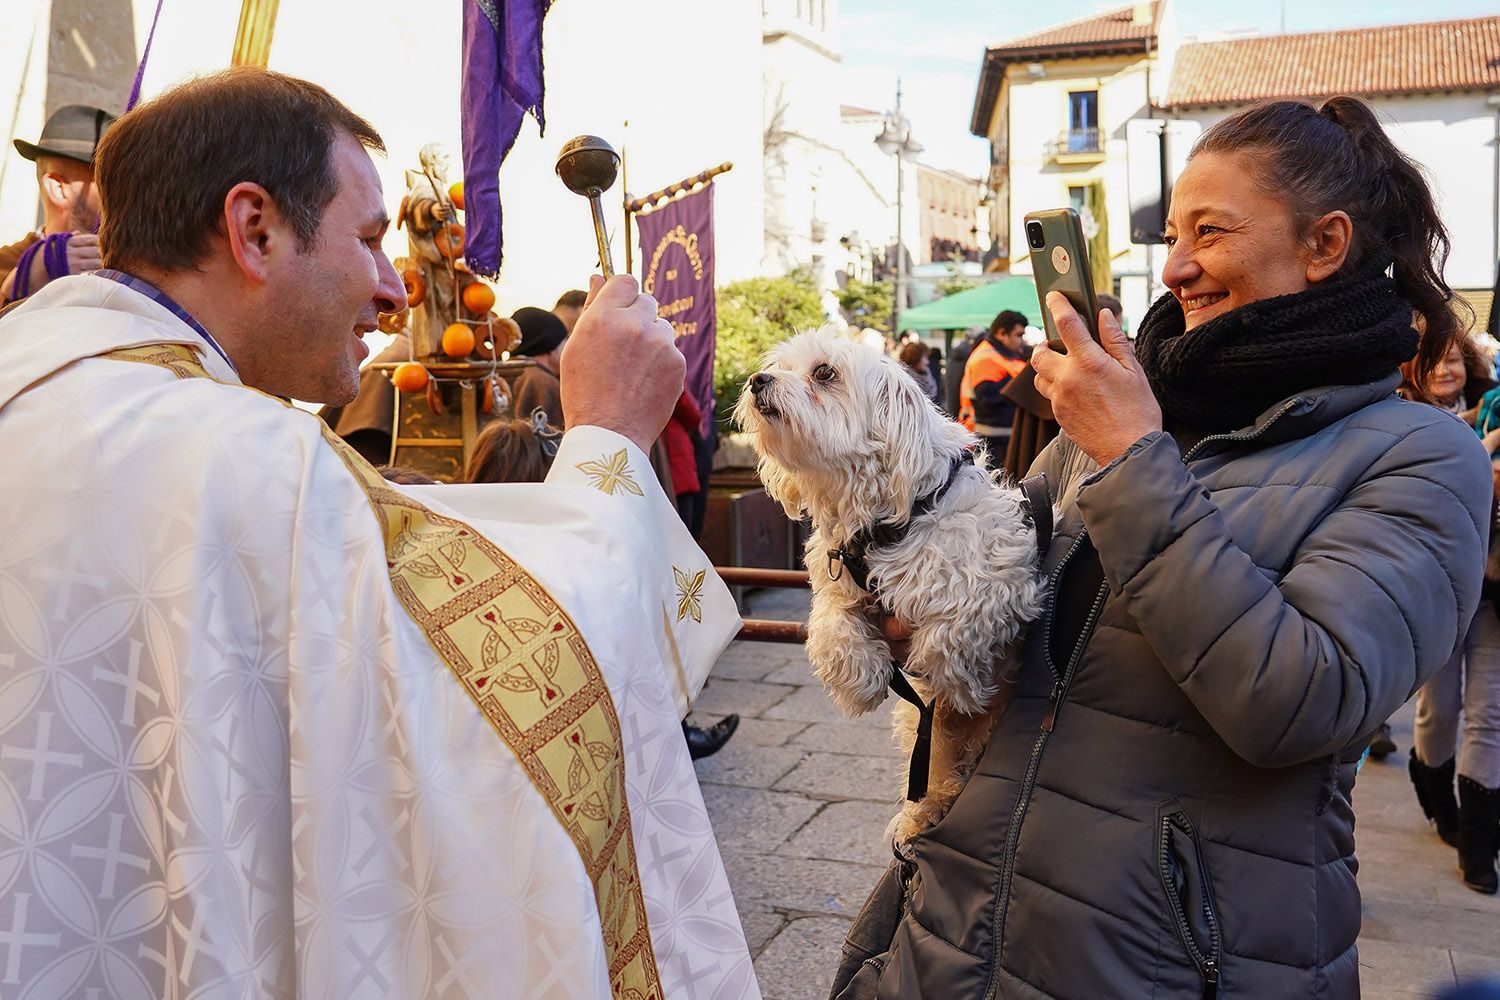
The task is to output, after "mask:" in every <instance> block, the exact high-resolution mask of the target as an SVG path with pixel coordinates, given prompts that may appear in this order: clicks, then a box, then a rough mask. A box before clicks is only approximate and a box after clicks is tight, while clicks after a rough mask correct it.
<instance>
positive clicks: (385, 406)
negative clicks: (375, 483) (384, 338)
mask: <svg viewBox="0 0 1500 1000" xmlns="http://www.w3.org/2000/svg"><path fill="white" fill-rule="evenodd" d="M410 360H411V337H410V336H409V335H408V334H407V333H405V332H400V333H397V334H395V335H394V336H392V337H391V342H390V343H389V344H386V345H385V347H384V348H383V349H382V350H381V352H380V353H379V354H377V355H375V356H374V357H373V358H371V359H370V363H369V364H367V365H365V366H364V367H363V368H362V369H361V370H360V373H359V391H358V392H357V393H356V394H355V396H354V399H353V400H351V401H350V402H349V404H348V405H347V406H325V407H323V408H322V409H320V410H319V411H318V415H319V416H320V417H322V418H323V420H324V421H326V422H327V424H328V426H329V427H332V428H333V432H334V433H335V434H337V435H338V436H339V437H341V438H343V439H344V440H345V441H347V442H348V443H349V446H350V447H351V448H353V449H354V450H355V451H357V452H359V454H360V456H361V457H362V458H363V459H364V460H365V461H366V462H369V463H370V464H371V465H374V466H381V465H384V464H385V463H386V462H389V461H390V460H391V451H392V449H391V444H392V442H393V439H392V435H391V431H392V429H393V428H394V427H395V425H396V387H395V386H394V385H392V384H391V378H390V375H389V374H388V373H387V372H386V371H384V370H382V369H380V368H377V367H375V366H376V365H383V364H399V363H400V362H402V361H410Z"/></svg>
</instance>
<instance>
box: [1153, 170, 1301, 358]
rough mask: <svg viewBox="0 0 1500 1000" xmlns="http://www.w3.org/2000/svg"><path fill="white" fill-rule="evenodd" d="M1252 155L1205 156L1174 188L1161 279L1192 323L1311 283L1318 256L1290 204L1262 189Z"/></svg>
mask: <svg viewBox="0 0 1500 1000" xmlns="http://www.w3.org/2000/svg"><path fill="white" fill-rule="evenodd" d="M1256 161H1257V157H1256V156H1255V155H1254V154H1253V153H1247V152H1233V153H1199V154H1198V155H1197V156H1194V157H1193V158H1192V159H1191V160H1189V161H1188V165H1187V168H1186V169H1184V170H1183V172H1182V175H1181V176H1180V177H1179V178H1178V179H1177V184H1176V186H1175V187H1173V189H1172V209H1171V212H1170V213H1168V216H1167V238H1166V242H1167V247H1168V253H1167V264H1166V267H1165V268H1163V270H1162V280H1163V282H1165V284H1166V285H1167V287H1168V288H1170V289H1171V291H1172V294H1173V295H1174V296H1176V298H1177V301H1178V302H1179V303H1180V304H1181V305H1182V313H1183V316H1184V318H1185V320H1186V328H1187V329H1189V330H1191V329H1193V328H1194V327H1196V326H1200V325H1202V324H1203V323H1206V322H1208V321H1209V320H1211V319H1214V318H1215V317H1217V316H1222V315H1223V314H1224V313H1227V312H1229V311H1230V310H1231V309H1237V308H1239V307H1240V306H1243V305H1246V304H1248V303H1251V302H1256V301H1259V300H1260V299H1269V298H1274V297H1275V296H1277V295H1290V294H1292V293H1293V292H1300V291H1304V290H1306V289H1307V288H1309V287H1310V286H1311V281H1309V277H1308V271H1309V267H1308V265H1309V262H1310V258H1311V257H1312V254H1310V253H1309V251H1308V250H1307V249H1306V247H1304V246H1303V245H1302V242H1301V241H1300V240H1299V239H1298V234H1297V231H1296V225H1295V220H1294V219H1293V216H1292V212H1291V209H1290V208H1289V207H1288V206H1287V205H1286V203H1285V202H1283V201H1281V200H1280V199H1278V198H1276V197H1275V196H1273V195H1270V194H1267V193H1265V192H1264V191H1262V190H1261V185H1260V184H1259V183H1258V182H1259V179H1260V176H1261V174H1260V167H1259V164H1258V163H1257V162H1256Z"/></svg>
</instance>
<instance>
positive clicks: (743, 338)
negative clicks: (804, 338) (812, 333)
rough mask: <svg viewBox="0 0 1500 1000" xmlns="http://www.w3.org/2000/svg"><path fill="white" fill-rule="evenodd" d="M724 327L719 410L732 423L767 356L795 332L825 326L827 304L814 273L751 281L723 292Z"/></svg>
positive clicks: (717, 361)
mask: <svg viewBox="0 0 1500 1000" xmlns="http://www.w3.org/2000/svg"><path fill="white" fill-rule="evenodd" d="M718 315H719V323H718V330H717V333H716V335H715V336H716V347H715V353H714V399H715V404H714V410H715V414H714V415H715V418H716V419H717V420H718V421H719V425H720V426H721V427H725V426H727V425H728V423H729V421H730V415H731V413H732V412H733V411H734V404H735V402H736V401H737V400H738V399H739V397H740V391H741V390H742V389H744V387H745V380H746V379H748V378H749V377H750V375H751V373H753V372H754V371H755V370H756V368H758V367H759V365H760V359H761V356H762V355H763V354H765V353H766V352H767V351H769V350H770V349H771V348H772V347H774V346H776V345H777V344H779V343H780V342H781V341H783V340H785V339H786V338H788V337H790V336H791V335H792V334H794V333H800V332H802V331H804V330H815V329H817V328H818V327H820V326H822V325H823V322H824V316H823V303H822V300H821V298H820V297H819V295H818V288H817V285H816V284H814V282H813V279H812V275H811V274H809V273H808V272H806V271H800V270H799V271H793V272H792V273H791V274H789V275H787V276H786V277H784V278H748V279H746V280H744V281H736V282H733V283H731V284H728V285H725V286H723V287H722V288H720V289H719V291H718Z"/></svg>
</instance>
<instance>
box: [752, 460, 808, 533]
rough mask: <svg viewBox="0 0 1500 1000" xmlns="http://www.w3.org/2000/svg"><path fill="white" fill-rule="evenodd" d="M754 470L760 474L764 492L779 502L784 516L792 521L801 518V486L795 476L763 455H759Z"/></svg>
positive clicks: (802, 505)
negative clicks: (764, 488) (784, 513)
mask: <svg viewBox="0 0 1500 1000" xmlns="http://www.w3.org/2000/svg"><path fill="white" fill-rule="evenodd" d="M755 471H756V472H757V473H759V474H760V481H761V482H762V483H763V484H764V485H765V487H766V492H767V493H769V494H770V495H771V499H772V500H775V501H776V502H777V503H779V504H781V506H782V509H783V510H785V511H786V516H787V517H789V518H791V519H792V520H793V521H797V520H801V518H802V514H803V508H804V504H803V500H802V487H801V485H800V484H799V483H798V482H797V477H796V476H794V475H792V474H791V473H790V472H788V471H787V470H786V469H783V468H782V467H781V466H780V465H777V464H776V462H774V461H773V460H771V459H770V458H768V457H766V456H765V455H762V456H760V461H759V462H757V463H756V466H755Z"/></svg>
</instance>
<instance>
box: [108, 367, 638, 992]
mask: <svg viewBox="0 0 1500 1000" xmlns="http://www.w3.org/2000/svg"><path fill="white" fill-rule="evenodd" d="M101 357H105V358H110V359H112V360H117V361H134V362H139V363H144V364H151V365H157V366H159V367H162V368H167V369H169V370H171V371H172V372H173V373H174V374H176V375H177V377H178V378H212V376H211V375H209V374H208V372H207V371H206V370H204V368H203V366H202V365H201V364H200V363H199V361H198V355H197V354H196V353H195V352H194V351H193V349H192V348H191V347H188V346H187V345H185V344H158V345H154V346H149V347H134V348H126V349H124V350H118V351H112V352H110V353H108V354H104V355H101ZM252 391H254V390H252ZM287 405H290V404H287ZM319 424H320V425H321V426H322V429H323V437H324V439H325V440H327V442H328V444H329V445H330V446H331V447H332V448H333V449H334V451H336V452H337V453H338V455H339V457H340V458H342V459H343V461H344V464H345V465H346V466H347V467H348V468H349V471H350V473H352V474H353V476H354V478H355V479H356V480H357V481H358V482H359V484H360V486H361V487H363V488H364V491H365V496H366V497H367V498H368V499H369V501H370V507H371V508H372V509H373V510H374V512H375V516H376V518H377V520H378V521H379V522H380V527H381V532H382V534H383V535H384V537H385V550H386V566H387V567H388V568H389V570H390V577H391V585H392V587H394V588H395V591H396V596H397V597H398V598H400V600H401V603H402V605H403V606H404V607H405V608H406V611H407V613H408V614H410V615H411V617H412V620H413V621H415V622H416V623H417V625H418V626H419V627H420V628H421V629H422V631H423V633H424V634H426V636H427V639H428V641H429V642H431V644H432V648H433V649H434V650H436V651H437V654H438V656H439V658H441V659H442V661H443V662H444V663H445V664H447V666H448V669H449V670H451V671H452V672H453V676H454V677H456V678H457V679H458V681H459V683H460V684H462V685H463V687H464V690H465V691H467V692H468V693H469V697H470V698H472V699H473V700H474V703H475V704H476V705H478V706H479V709H480V711H481V712H483V713H484V716H485V718H487V719H489V721H490V724H491V725H492V726H493V727H494V729H495V732H496V733H498V734H499V736H500V738H501V739H502V740H504V741H505V745H506V746H507V747H509V748H510V750H511V752H512V753H514V754H515V755H516V758H517V759H518V760H520V761H521V764H522V766H524V767H525V768H526V772H527V774H528V775H530V777H531V781H532V784H534V785H535V786H536V788H537V790H538V791H539V792H541V793H542V797H543V798H545V799H546V800H547V804H548V805H549V806H551V808H552V812H553V815H555V816H556V817H557V820H558V822H559V823H561V824H562V826H563V828H564V829H565V830H567V832H568V836H569V837H571V838H572V840H573V845H574V847H576V848H577V850H578V854H579V857H580V858H582V860H583V864H584V867H585V868H586V869H587V870H588V873H589V878H590V879H591V880H592V882H593V885H594V898H595V900H596V902H597V904H598V907H599V922H600V925H601V926H602V927H603V931H604V950H605V955H606V957H607V959H608V961H609V978H610V988H611V991H612V993H613V995H614V997H615V998H617V1000H662V990H661V982H660V977H659V974H658V972H657V968H656V955H655V953H654V951H653V950H652V947H651V935H650V931H649V929H648V928H647V925H646V904H645V899H644V897H643V896H642V894H641V879H640V873H639V871H638V870H637V868H636V857H635V842H634V837H633V835H632V833H631V828H630V808H629V804H628V803H627V801H626V795H625V756H624V750H623V744H622V742H621V740H620V720H619V717H618V716H617V715H616V714H615V707H614V703H613V701H611V699H610V694H609V689H608V687H606V685H605V683H604V677H603V675H602V674H601V673H600V671H599V666H598V664H597V663H595V662H594V658H593V654H591V653H590V652H589V648H588V645H587V644H586V643H585V642H584V640H583V636H582V635H581V634H580V633H579V631H578V627H577V626H576V625H574V624H573V621H572V620H571V619H570V618H569V617H568V615H567V613H566V612H565V611H563V609H562V608H561V607H559V606H558V604H557V602H556V601H555V600H553V599H552V596H551V595H550V594H548V593H547V591H546V590H545V589H544V588H543V587H542V585H541V584H539V583H538V582H537V581H536V580H534V579H532V577H531V576H530V575H529V574H528V573H527V572H526V571H525V570H524V569H522V568H521V567H520V566H519V565H517V564H516V563H515V561H514V560H512V559H511V558H510V557H509V556H507V555H506V554H505V553H504V552H502V551H501V550H500V549H499V548H498V547H497V546H496V545H495V544H494V543H493V542H491V541H490V540H489V539H487V538H485V537H484V536H483V535H481V534H480V533H479V532H477V531H475V530H474V529H473V528H470V527H469V526H468V525H466V524H464V523H463V522H461V521H457V520H454V519H453V518H450V517H444V516H443V515H441V514H437V513H435V512H433V511H430V510H428V509H427V508H426V507H424V506H422V505H421V504H420V503H418V502H417V501H415V500H413V499H411V498H410V497H408V496H406V495H405V494H403V493H401V492H399V491H398V490H395V489H392V488H391V487H390V485H389V484H388V483H386V481H385V480H384V479H383V478H381V476H380V473H378V472H376V471H375V469H374V468H373V467H371V466H370V464H369V463H368V462H366V461H365V460H364V459H363V458H362V457H360V455H359V454H358V453H357V452H356V451H355V450H354V449H353V448H351V447H349V445H347V444H345V443H344V441H343V440H342V439H340V438H339V437H338V436H337V435H335V434H334V433H333V431H332V429H330V428H329V427H328V425H327V424H325V423H323V422H322V421H321V420H320V421H319Z"/></svg>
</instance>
